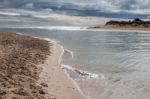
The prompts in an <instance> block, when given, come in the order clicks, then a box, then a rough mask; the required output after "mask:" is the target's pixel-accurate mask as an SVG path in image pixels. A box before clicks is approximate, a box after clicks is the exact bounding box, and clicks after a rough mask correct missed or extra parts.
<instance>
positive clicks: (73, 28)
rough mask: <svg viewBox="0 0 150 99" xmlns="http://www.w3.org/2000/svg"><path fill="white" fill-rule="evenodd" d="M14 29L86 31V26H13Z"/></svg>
mask: <svg viewBox="0 0 150 99" xmlns="http://www.w3.org/2000/svg"><path fill="white" fill-rule="evenodd" d="M11 28H12V29H48V30H68V31H84V30H87V29H86V27H74V26H30V27H28V26H25V27H19V26H18V27H11Z"/></svg>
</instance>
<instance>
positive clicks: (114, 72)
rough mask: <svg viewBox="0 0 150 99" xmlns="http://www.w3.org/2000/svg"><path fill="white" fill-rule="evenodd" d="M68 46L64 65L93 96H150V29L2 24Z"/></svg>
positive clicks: (147, 98) (128, 98)
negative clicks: (83, 28) (91, 28)
mask: <svg viewBox="0 0 150 99" xmlns="http://www.w3.org/2000/svg"><path fill="white" fill-rule="evenodd" d="M0 30H1V31H14V32H20V33H24V34H27V35H31V36H36V37H42V38H50V39H54V40H56V41H57V42H58V43H59V44H61V45H63V46H64V49H65V52H64V55H63V60H62V69H65V70H66V71H67V72H68V74H69V75H70V77H72V78H73V79H74V80H75V82H76V83H77V84H78V85H79V87H80V88H81V90H82V91H83V93H84V94H85V95H86V96H88V97H91V99H150V33H137V32H132V33H131V32H114V31H113V32H111V31H88V30H79V29H77V30H75V29H73V30H71V29H69V30H68V29H67V30H66V29H64V30H63V29H62V28H61V29H60V30H59V29H42V28H2V29H0Z"/></svg>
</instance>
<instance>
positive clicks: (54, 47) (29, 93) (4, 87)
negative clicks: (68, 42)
mask: <svg viewBox="0 0 150 99" xmlns="http://www.w3.org/2000/svg"><path fill="white" fill-rule="evenodd" d="M62 51H63V50H62V48H61V47H60V46H59V45H58V44H56V43H54V42H53V43H52V42H51V43H49V42H48V41H45V40H42V39H37V38H33V37H30V36H23V35H18V34H15V33H0V99H85V97H84V96H83V95H82V94H81V93H80V92H79V90H78V88H77V87H76V86H75V84H73V82H72V81H71V80H70V79H69V78H68V77H67V75H65V73H64V72H63V70H62V69H61V68H60V57H61V55H62Z"/></svg>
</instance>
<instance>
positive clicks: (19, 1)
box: [0, 0, 150, 18]
mask: <svg viewBox="0 0 150 99" xmlns="http://www.w3.org/2000/svg"><path fill="white" fill-rule="evenodd" d="M149 5H150V0H0V8H1V9H9V8H13V9H27V10H45V11H51V12H52V11H54V12H59V13H63V14H72V15H81V16H102V17H117V16H120V17H127V18H128V15H127V14H131V16H133V17H135V16H139V17H143V16H144V17H145V15H146V16H149V15H150V6H149ZM129 18H130V17H129Z"/></svg>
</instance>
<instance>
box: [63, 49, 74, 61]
mask: <svg viewBox="0 0 150 99" xmlns="http://www.w3.org/2000/svg"><path fill="white" fill-rule="evenodd" d="M65 51H66V52H68V53H69V54H70V55H71V58H72V59H73V58H74V53H73V51H71V50H68V49H65Z"/></svg>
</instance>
